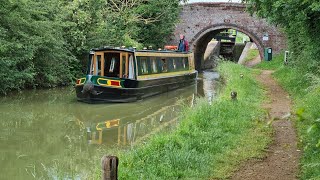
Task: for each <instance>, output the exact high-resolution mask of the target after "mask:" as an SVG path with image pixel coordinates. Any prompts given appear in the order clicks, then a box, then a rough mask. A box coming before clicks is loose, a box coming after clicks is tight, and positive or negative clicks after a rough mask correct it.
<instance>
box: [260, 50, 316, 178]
mask: <svg viewBox="0 0 320 180" xmlns="http://www.w3.org/2000/svg"><path fill="white" fill-rule="evenodd" d="M282 58H283V57H282V55H277V56H276V57H275V58H274V61H270V62H263V63H261V64H260V65H258V66H256V67H257V68H264V69H272V70H276V71H275V73H274V74H273V76H274V77H275V78H276V79H277V81H278V82H279V83H280V84H281V85H282V86H283V87H284V88H285V90H286V91H288V92H289V94H290V96H291V97H292V99H293V102H294V108H293V110H292V111H293V113H294V114H295V117H294V119H295V122H296V127H297V131H298V136H299V140H300V144H299V146H300V148H301V149H303V152H302V157H301V160H300V169H301V173H300V179H320V108H319V104H320V77H319V76H317V75H311V74H306V73H304V72H301V71H299V70H297V69H295V68H293V67H290V66H284V65H283V64H282Z"/></svg>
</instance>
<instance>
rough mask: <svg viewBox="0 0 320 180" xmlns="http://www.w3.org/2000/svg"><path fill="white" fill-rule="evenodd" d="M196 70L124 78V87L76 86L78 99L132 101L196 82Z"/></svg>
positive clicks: (90, 101)
mask: <svg viewBox="0 0 320 180" xmlns="http://www.w3.org/2000/svg"><path fill="white" fill-rule="evenodd" d="M197 75H198V73H197V71H194V72H192V73H189V74H184V75H179V76H171V77H162V78H157V79H147V80H135V81H133V80H125V82H124V83H125V84H126V87H130V88H122V87H120V88H118V87H105V86H100V85H96V84H92V85H91V86H92V87H91V88H90V91H84V86H85V85H86V84H83V85H78V86H76V93H77V99H78V101H82V102H86V103H106V102H134V101H137V100H141V99H144V98H147V97H150V96H154V95H158V94H161V93H165V92H168V91H172V90H175V89H178V88H182V87H185V86H188V85H191V84H194V83H196V78H197Z"/></svg>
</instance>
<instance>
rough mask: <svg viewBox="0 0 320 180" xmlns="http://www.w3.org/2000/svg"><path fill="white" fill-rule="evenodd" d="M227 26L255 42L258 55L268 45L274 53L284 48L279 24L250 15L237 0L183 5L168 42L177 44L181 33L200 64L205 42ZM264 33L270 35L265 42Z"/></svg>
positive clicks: (284, 43)
mask: <svg viewBox="0 0 320 180" xmlns="http://www.w3.org/2000/svg"><path fill="white" fill-rule="evenodd" d="M230 28H231V29H236V30H238V31H241V32H243V33H245V34H247V35H248V36H249V37H250V38H251V39H252V40H253V42H255V43H256V44H257V47H258V49H259V51H260V55H261V56H263V49H264V48H265V47H271V48H272V49H273V52H274V53H278V52H280V51H281V50H283V49H285V48H286V39H285V36H284V34H283V33H281V32H280V31H279V28H278V27H276V26H274V25H271V24H269V23H268V22H267V21H266V20H265V19H260V18H257V17H256V16H250V14H249V13H247V12H246V7H245V5H244V4H239V3H192V4H188V5H184V7H183V9H182V11H181V14H180V22H179V23H178V24H177V26H176V29H175V31H174V33H173V35H172V37H171V42H170V44H177V43H178V41H179V34H184V35H185V36H186V39H187V40H188V41H189V43H190V49H191V50H193V51H194V53H195V57H196V60H197V61H200V62H199V63H200V64H199V65H198V67H201V63H202V62H203V54H204V51H205V48H206V46H207V44H208V42H209V41H210V40H211V39H212V38H213V37H214V36H215V34H217V33H219V31H221V30H222V29H230ZM265 34H268V36H269V40H268V41H264V40H263V36H264V35H265ZM201 58H202V59H201ZM199 59H201V60H199Z"/></svg>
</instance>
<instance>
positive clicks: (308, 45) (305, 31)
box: [247, 0, 320, 75]
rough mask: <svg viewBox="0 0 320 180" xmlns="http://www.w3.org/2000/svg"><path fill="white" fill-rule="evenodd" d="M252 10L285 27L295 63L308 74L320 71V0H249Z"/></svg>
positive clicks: (319, 72)
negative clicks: (319, 57)
mask: <svg viewBox="0 0 320 180" xmlns="http://www.w3.org/2000/svg"><path fill="white" fill-rule="evenodd" d="M247 2H248V3H249V11H250V12H251V13H256V14H257V15H258V16H260V17H263V18H267V19H269V20H270V21H271V22H273V23H275V24H277V25H279V26H280V27H283V29H284V31H285V33H286V35H287V37H288V45H289V49H290V50H291V52H292V53H293V54H292V56H291V58H292V61H293V62H292V65H293V66H294V67H295V68H298V69H300V70H301V71H303V72H304V73H312V74H316V75H319V74H320V60H319V59H317V57H318V56H319V53H320V36H319V33H320V1H318V0H247Z"/></svg>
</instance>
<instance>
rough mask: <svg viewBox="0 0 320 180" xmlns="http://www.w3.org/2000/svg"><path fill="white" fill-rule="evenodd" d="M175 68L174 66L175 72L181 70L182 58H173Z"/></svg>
mask: <svg viewBox="0 0 320 180" xmlns="http://www.w3.org/2000/svg"><path fill="white" fill-rule="evenodd" d="M175 66H176V70H177V71H180V70H183V65H182V58H181V57H177V58H175Z"/></svg>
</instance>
